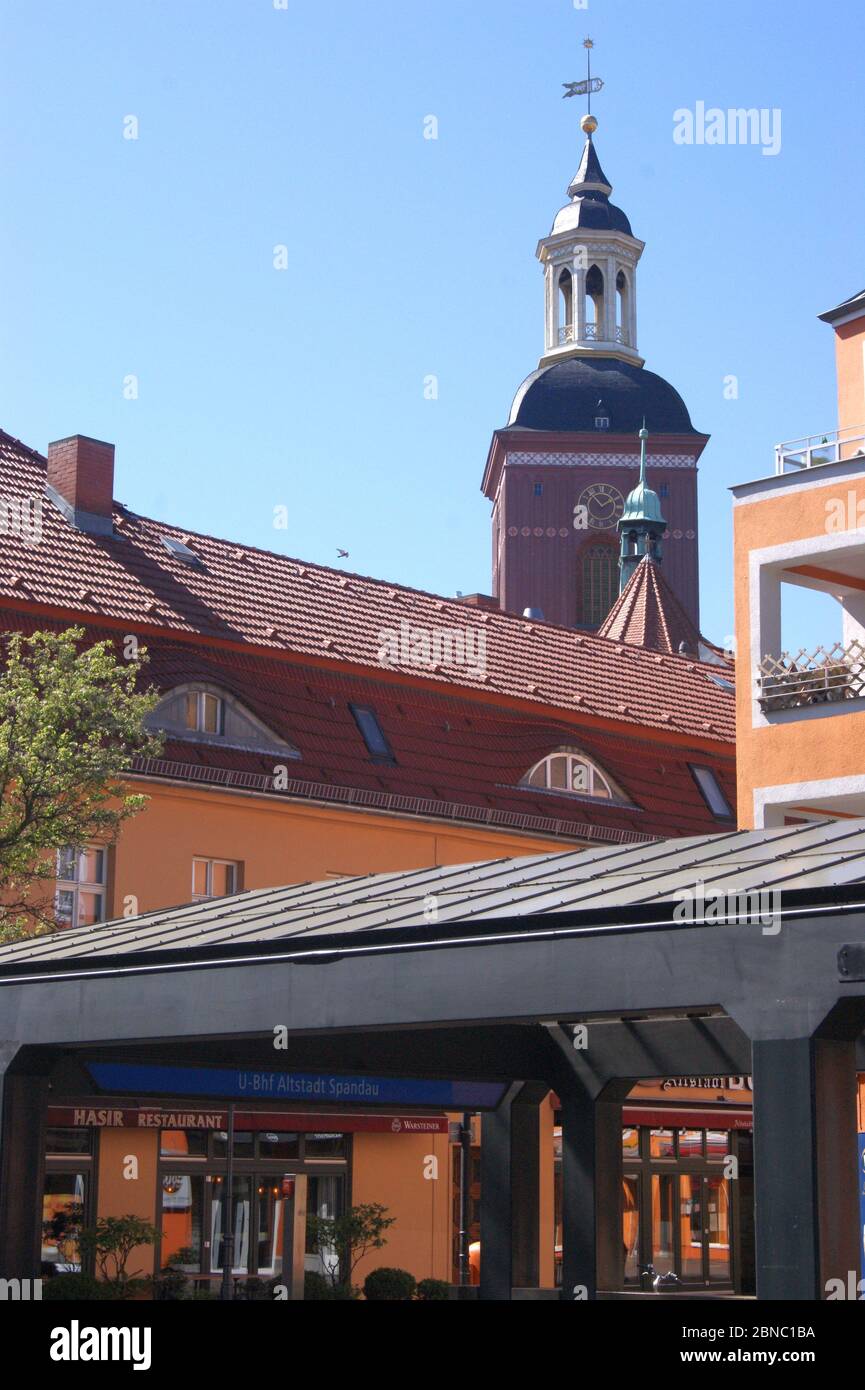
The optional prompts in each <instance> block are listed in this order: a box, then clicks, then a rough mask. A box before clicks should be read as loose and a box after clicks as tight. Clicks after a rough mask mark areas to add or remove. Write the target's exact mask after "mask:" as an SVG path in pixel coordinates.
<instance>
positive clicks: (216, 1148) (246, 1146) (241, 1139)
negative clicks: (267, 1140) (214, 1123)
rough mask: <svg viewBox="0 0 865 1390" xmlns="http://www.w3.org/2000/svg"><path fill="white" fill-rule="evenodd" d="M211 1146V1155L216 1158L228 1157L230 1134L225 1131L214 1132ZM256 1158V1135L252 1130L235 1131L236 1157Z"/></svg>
mask: <svg viewBox="0 0 865 1390" xmlns="http://www.w3.org/2000/svg"><path fill="white" fill-rule="evenodd" d="M211 1145H212V1147H211V1154H212V1156H213V1157H214V1158H225V1157H226V1155H227V1153H228V1134H227V1133H226V1131H225V1130H224V1129H217V1130H214V1132H213V1137H212V1140H211ZM254 1156H255V1135H254V1133H253V1132H252V1130H251V1129H236V1130H235V1131H234V1157H235V1158H254Z"/></svg>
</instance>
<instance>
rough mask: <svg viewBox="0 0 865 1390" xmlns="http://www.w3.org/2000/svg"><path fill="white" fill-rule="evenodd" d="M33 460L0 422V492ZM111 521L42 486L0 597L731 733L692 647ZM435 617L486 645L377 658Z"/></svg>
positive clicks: (7, 565)
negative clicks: (481, 653) (94, 529)
mask: <svg viewBox="0 0 865 1390" xmlns="http://www.w3.org/2000/svg"><path fill="white" fill-rule="evenodd" d="M45 472H46V465H45V460H44V459H43V458H42V457H41V456H40V455H39V454H37V453H36V452H35V451H34V450H31V449H29V448H28V447H27V446H26V445H22V444H21V443H19V442H18V441H16V440H14V439H13V438H12V437H11V436H9V435H7V434H4V433H2V432H0V494H2V496H3V497H4V498H5V499H6V500H7V501H8V500H9V499H18V500H21V499H31V500H32V501H33V502H36V501H38V500H39V499H42V498H43V488H44V483H45ZM114 523H115V534H114V535H113V536H98V535H90V534H87V533H85V532H82V531H78V530H76V529H75V528H74V527H73V526H72V525H70V523H69V522H67V521H66V520H65V518H64V517H63V516H61V514H60V513H59V511H58V510H57V509H56V508H55V507H54V505H53V504H52V503H51V502H50V501H47V500H43V501H42V510H41V528H42V538H41V541H40V542H39V543H36V544H34V543H29V542H28V541H27V539H26V538H25V537H24V536H21V535H16V534H12V533H11V532H10V528H9V526H8V525H7V528H6V534H5V535H3V536H2V539H0V602H4V603H5V606H7V607H8V606H12V607H15V608H17V609H19V610H20V609H26V610H28V611H30V612H38V611H40V610H41V611H43V612H50V613H53V614H54V615H56V616H58V617H64V618H65V617H67V616H68V617H69V618H71V617H73V616H76V615H79V616H80V617H81V618H82V619H84V620H86V621H87V622H88V623H89V624H97V625H99V624H102V625H103V626H105V627H114V628H115V630H116V629H117V628H118V627H121V626H122V628H123V630H125V631H133V632H144V633H147V632H154V631H156V632H161V633H162V634H163V635H164V636H165V637H168V636H169V635H173V636H174V637H175V638H176V639H179V640H180V639H184V638H186V639H187V640H189V639H194V638H195V637H198V638H201V637H203V638H205V639H207V645H208V647H209V648H210V649H213V648H215V647H217V646H219V647H223V648H232V647H235V648H243V649H246V650H249V649H250V648H254V649H256V650H257V651H259V652H268V651H269V652H271V653H272V654H273V655H274V656H281V657H282V659H283V661H284V659H285V657H289V658H290V659H291V660H293V661H302V662H305V663H307V664H315V665H318V666H321V667H330V668H333V669H335V670H336V669H338V668H340V667H344V668H345V669H346V670H349V669H350V670H351V671H353V672H357V670H358V668H363V669H364V670H365V671H366V672H367V673H369V674H370V675H371V676H376V675H378V676H379V677H380V678H381V681H382V684H384V683H386V682H388V681H394V680H395V679H398V680H399V682H400V683H401V686H402V687H404V686H405V683H406V681H408V682H410V683H411V684H412V685H413V686H414V687H415V688H416V689H417V690H421V689H426V690H428V691H431V690H435V689H436V688H439V689H444V688H445V687H447V688H448V689H449V690H452V691H454V692H457V693H459V692H461V693H462V694H463V695H465V696H471V695H474V697H475V698H476V699H477V697H478V696H480V697H482V698H483V699H484V700H487V701H489V700H497V701H498V702H500V703H501V705H502V706H505V705H509V704H510V705H511V706H514V705H516V704H517V703H519V704H521V705H523V707H524V708H526V709H527V710H528V709H529V708H533V709H534V710H535V711H537V710H538V708H539V707H541V708H542V712H545V713H547V714H548V715H549V716H550V718H555V717H556V715H557V714H567V715H568V716H569V720H568V727H569V728H570V729H571V730H573V724H574V721H575V717H576V718H577V719H579V720H580V722H582V723H584V724H585V725H586V726H592V725H593V726H595V727H596V728H597V727H599V726H601V725H603V724H605V723H607V724H612V725H614V726H618V727H619V728H621V727H623V726H625V727H627V726H631V727H632V728H633V729H634V730H638V729H640V728H642V729H644V730H652V729H654V730H660V731H665V732H666V733H668V734H669V735H670V736H671V738H670V742H672V741H674V740H673V736H678V737H679V738H680V739H697V740H700V741H701V742H702V743H703V744H705V743H707V742H721V743H726V744H732V742H733V739H734V705H733V698H732V696H731V694H730V693H729V692H728V691H726V690H723V689H721V688H720V687H719V686H718V685H717V684H716V683H715V682H714V681H713V680H712V679H711V673H712V670H713V668H712V667H711V666H707V665H705V664H703V663H700V662H699V661H693V660H688V659H685V658H682V657H679V656H675V655H673V656H669V655H665V654H662V653H658V652H652V651H648V650H644V649H641V648H640V647H635V646H629V645H623V644H619V643H616V642H613V641H611V640H609V639H607V638H604V637H600V636H595V635H591V634H586V633H579V632H574V631H571V630H569V629H565V628H557V627H553V626H552V625H550V624H546V623H538V622H529V621H526V620H524V619H522V618H519V617H516V616H513V615H510V614H507V613H499V612H489V611H485V610H482V609H477V608H473V607H469V606H463V605H461V604H460V603H458V602H456V601H454V600H449V599H445V598H441V597H439V596H437V595H435V594H428V593H423V592H420V591H418V590H414V589H407V588H405V587H403V586H401V585H397V584H389V583H387V582H384V581H382V580H376V579H368V578H364V577H362V576H359V575H354V574H345V573H343V572H342V571H340V570H333V569H329V568H326V567H324V566H321V565H313V564H308V563H305V562H303V561H299V560H295V559H290V558H288V557H286V556H282V555H277V554H273V553H271V552H268V551H263V550H257V549H254V548H253V547H251V546H242V545H237V544H236V543H234V542H230V541H225V540H217V539H215V538H213V537H211V536H203V535H198V534H189V533H186V532H184V531H183V530H181V528H179V527H175V526H169V525H166V524H163V523H161V522H157V521H153V520H150V519H148V518H146V517H141V516H137V515H136V514H135V513H133V512H130V511H128V510H126V509H124V508H121V507H115V512H114ZM163 537H174V538H175V539H178V540H181V541H183V542H184V543H185V544H187V545H188V546H190V547H191V549H192V550H193V551H194V552H195V554H196V555H197V556H198V557H199V560H200V566H190V565H189V564H186V563H184V562H183V561H182V560H181V559H178V558H176V557H174V556H172V555H170V554H169V553H168V551H167V550H166V549H165V546H164V545H163V543H162V541H163ZM403 625H405V626H403ZM446 629H447V630H453V631H455V632H457V633H460V634H463V635H464V636H465V638H466V640H467V641H469V640H471V641H473V642H475V643H476V644H478V643H483V644H485V662H484V663H480V662H478V663H476V665H477V669H469V667H468V666H467V665H465V664H463V665H461V666H454V665H447V664H439V666H438V667H435V668H429V667H425V666H423V665H417V664H413V663H412V660H411V656H410V652H409V651H408V650H406V649H404V650H403V651H401V652H400V651H398V652H397V653H396V658H395V660H393V661H392V662H391V663H390V664H389V665H386V664H385V661H384V660H383V658H382V651H383V644H385V643H386V642H387V640H388V639H387V634H388V633H391V634H394V636H395V637H396V638H398V637H399V635H400V632H401V630H402V631H404V632H407V633H409V634H411V633H413V632H421V633H424V632H425V633H427V634H428V635H430V636H431V635H434V634H436V633H438V634H441V633H442V631H443V630H446ZM409 645H410V643H409ZM475 650H476V651H477V650H478V648H477V647H476V648H475ZM406 658H408V659H406ZM284 670H285V667H284V665H282V666H280V671H281V676H280V679H284ZM393 698H394V699H398V698H399V695H398V694H397V693H396V690H395V693H394V695H393ZM405 698H409V697H408V696H406V697H405ZM413 698H417V696H415V697H413ZM665 742H666V740H665Z"/></svg>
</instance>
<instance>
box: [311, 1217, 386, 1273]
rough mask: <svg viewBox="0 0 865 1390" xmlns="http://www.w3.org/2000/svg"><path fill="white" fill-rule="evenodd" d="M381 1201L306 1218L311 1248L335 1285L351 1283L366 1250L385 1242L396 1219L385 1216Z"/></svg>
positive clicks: (380, 1245) (374, 1248)
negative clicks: (338, 1212) (340, 1212)
mask: <svg viewBox="0 0 865 1390" xmlns="http://www.w3.org/2000/svg"><path fill="white" fill-rule="evenodd" d="M386 1212H387V1207H385V1206H382V1204H381V1202H362V1203H361V1204H360V1205H359V1206H356V1207H349V1208H348V1210H347V1211H345V1212H343V1214H342V1216H314V1215H310V1216H309V1217H308V1218H307V1231H308V1233H309V1235H310V1243H311V1246H312V1249H313V1251H314V1252H315V1253H316V1254H317V1255H318V1256H319V1259H320V1260H321V1263H322V1266H323V1268H324V1272H325V1274H326V1276H327V1278H328V1279H329V1280H330V1282H331V1286H332V1287H333V1288H336V1287H337V1286H338V1285H340V1284H344V1285H345V1286H346V1287H350V1286H351V1279H352V1275H353V1273H354V1271H355V1268H356V1266H357V1265H358V1264H359V1263H360V1261H361V1260H362V1259H363V1257H364V1255H366V1254H367V1253H368V1252H369V1251H370V1250H381V1248H382V1246H384V1245H387V1236H386V1235H385V1234H384V1233H385V1231H386V1230H388V1228H389V1227H390V1226H392V1225H393V1224H394V1222H395V1221H396V1217H395V1216H387V1215H386Z"/></svg>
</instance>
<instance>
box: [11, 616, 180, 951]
mask: <svg viewBox="0 0 865 1390" xmlns="http://www.w3.org/2000/svg"><path fill="white" fill-rule="evenodd" d="M83 639H84V629H83V628H81V627H72V628H68V629H67V630H66V631H65V632H61V633H56V632H36V633H34V634H33V635H32V636H29V637H28V636H24V635H23V634H21V633H17V632H16V633H9V634H6V636H5V637H4V638H3V639H2V671H0V898H2V904H0V940H11V939H14V938H15V937H17V936H20V935H23V934H26V933H27V932H28V931H32V930H34V929H35V930H40V929H42V930H44V929H45V928H46V927H50V926H52V925H54V921H53V913H52V911H51V910H50V907H49V906H46V905H45V903H44V901H40V897H39V894H38V893H34V892H33V890H34V888H36V887H37V886H38V884H39V883H40V882H41V881H43V880H46V879H51V878H53V877H54V856H53V853H52V851H56V850H58V849H60V848H61V847H63V846H64V845H74V846H80V845H83V844H84V843H86V842H87V841H92V840H94V839H95V840H97V841H99V842H106V841H110V840H112V839H114V838H115V837H116V835H117V831H118V829H119V827H120V825H121V823H122V822H123V821H124V820H125V819H126V817H127V816H131V815H134V814H135V813H136V812H137V811H139V810H141V808H142V807H143V805H144V804H145V802H146V798H145V797H143V796H140V795H130V794H129V793H127V791H126V789H125V787H124V786H123V784H122V782H121V781H120V780H119V779H120V777H121V776H122V774H123V773H124V772H125V771H126V770H128V768H129V766H130V764H131V762H132V759H133V758H134V757H136V756H138V755H141V756H144V757H153V756H155V755H157V754H158V753H159V752H160V750H161V741H160V739H159V738H158V737H156V736H154V735H153V734H151V733H150V731H149V730H148V729H147V728H146V727H145V724H144V719H145V716H146V715H147V714H148V713H149V711H150V710H151V709H152V708H153V706H154V704H155V702H156V696H155V695H154V694H152V693H149V692H145V693H142V691H141V690H140V689H139V685H140V675H141V670H142V665H143V663H144V662H145V661H146V652H145V650H144V648H140V649H136V650H135V653H134V655H132V656H131V658H130V659H129V660H128V661H127V660H118V659H117V655H116V653H115V650H114V647H113V644H112V643H111V642H108V641H105V642H97V643H95V644H94V645H93V646H83V645H82V643H83ZM43 899H44V894H43Z"/></svg>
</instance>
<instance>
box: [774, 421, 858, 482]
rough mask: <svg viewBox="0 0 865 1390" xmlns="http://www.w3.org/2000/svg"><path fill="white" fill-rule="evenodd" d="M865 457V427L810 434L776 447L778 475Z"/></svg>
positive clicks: (855, 426) (776, 470) (776, 469)
mask: <svg viewBox="0 0 865 1390" xmlns="http://www.w3.org/2000/svg"><path fill="white" fill-rule="evenodd" d="M859 457H865V425H854V426H849V427H848V428H847V429H843V430H826V431H825V433H823V434H807V435H803V437H802V438H801V439H791V440H788V442H787V443H786V444H776V445H775V472H776V473H792V472H796V471H797V470H798V469H800V468H819V467H820V465H821V464H824V463H839V462H841V461H842V460H843V459H852V458H859Z"/></svg>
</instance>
